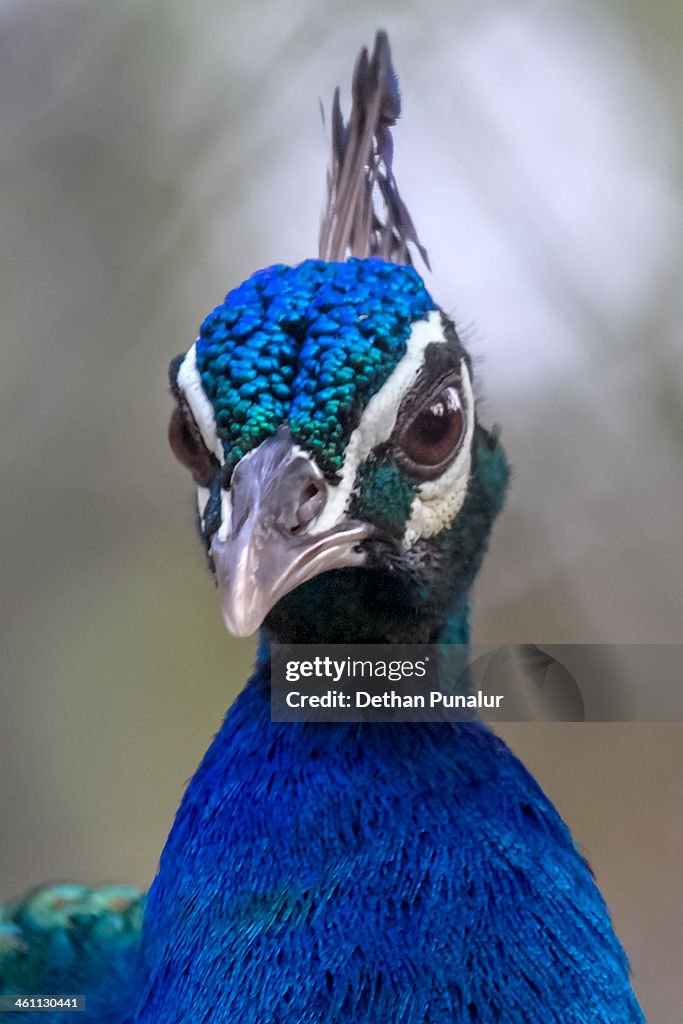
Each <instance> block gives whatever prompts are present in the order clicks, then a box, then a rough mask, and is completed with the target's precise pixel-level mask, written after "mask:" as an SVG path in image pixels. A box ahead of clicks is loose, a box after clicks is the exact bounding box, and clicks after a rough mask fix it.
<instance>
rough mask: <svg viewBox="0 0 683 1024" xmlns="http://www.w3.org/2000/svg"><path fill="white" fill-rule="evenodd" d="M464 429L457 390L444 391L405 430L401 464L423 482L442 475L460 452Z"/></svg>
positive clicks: (463, 419)
mask: <svg viewBox="0 0 683 1024" xmlns="http://www.w3.org/2000/svg"><path fill="white" fill-rule="evenodd" d="M464 427H465V416H464V411H463V407H462V401H461V399H460V394H459V392H458V389H457V388H456V387H455V386H452V387H448V388H445V389H444V390H443V391H441V392H440V393H439V394H438V395H436V396H435V397H432V398H430V400H429V403H428V404H427V405H425V406H424V408H422V409H421V410H420V411H419V412H418V413H417V415H416V416H414V417H413V418H412V419H411V420H410V422H409V423H408V424H407V425H406V426H405V427H404V428H403V430H402V432H401V434H400V437H399V439H398V455H399V459H400V461H401V462H402V463H403V464H404V465H405V467H406V469H408V470H409V471H410V472H412V473H413V474H414V475H415V476H419V477H421V478H422V479H423V480H429V479H433V478H434V477H436V476H439V474H440V473H441V472H442V471H443V470H444V469H445V467H446V465H447V464H448V462H449V461H450V460H451V458H452V457H453V455H454V454H455V452H456V451H457V449H458V446H459V444H460V441H461V440H462V436H463V433H464Z"/></svg>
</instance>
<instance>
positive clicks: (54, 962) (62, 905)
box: [0, 885, 144, 1024]
mask: <svg viewBox="0 0 683 1024" xmlns="http://www.w3.org/2000/svg"><path fill="white" fill-rule="evenodd" d="M143 907H144V896H143V895H142V894H141V893H140V892H139V891H138V890H137V889H132V888H130V887H128V886H122V885H103V886H99V887H97V888H87V887H86V886H81V885H50V886H44V887H42V888H40V889H34V890H32V891H31V892H29V893H28V894H27V895H26V896H24V897H23V898H22V899H20V900H16V901H13V902H12V903H6V904H5V905H4V906H3V907H2V908H0V992H2V993H3V995H24V994H26V993H33V994H37V995H85V996H86V1012H85V1013H79V1014H78V1021H79V1024H86V1022H90V1021H93V1022H95V1021H97V1024H109V1022H117V1024H120V1022H121V1021H123V1020H125V1018H126V1016H127V1014H128V1013H129V1012H130V1011H131V1009H132V1007H131V1000H132V997H133V993H134V991H135V986H134V982H135V979H136V976H137V971H138V966H139V965H138V959H139V955H140V953H139V947H140V932H141V926H142V913H143ZM8 1019H11V1020H12V1021H13V1024H28V1022H31V1024H32V1022H33V1021H36V1022H38V1021H40V1022H42V1024H50V1022H51V1021H61V1022H62V1024H63V1021H64V1013H63V1012H60V1011H57V1010H56V1011H54V1013H51V1012H49V1011H46V1012H35V1013H31V1012H30V1011H27V1012H13V1013H12V1014H11V1018H10V1017H8Z"/></svg>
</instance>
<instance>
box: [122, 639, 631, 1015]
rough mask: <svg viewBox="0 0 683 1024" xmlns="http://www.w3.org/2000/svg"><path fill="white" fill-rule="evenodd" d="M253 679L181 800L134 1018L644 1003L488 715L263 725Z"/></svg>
mask: <svg viewBox="0 0 683 1024" xmlns="http://www.w3.org/2000/svg"><path fill="white" fill-rule="evenodd" d="M262 654H263V652H262ZM267 682H268V668H267V664H266V662H265V661H261V663H260V664H259V666H258V667H257V671H256V673H255V676H254V678H253V679H252V681H251V683H250V684H249V686H248V687H247V689H246V690H245V691H244V692H243V694H242V695H241V696H240V698H239V699H238V701H237V703H236V704H235V705H234V706H233V708H232V709H231V710H230V712H229V714H228V716H227V718H226V721H225V723H224V725H223V728H222V729H221V731H220V732H219V733H218V735H217V737H216V739H215V740H214V742H213V744H212V746H211V748H210V750H209V752H208V753H207V755H206V757H205V758H204V761H203V763H202V765H201V767H200V769H199V771H198V772H197V774H196V776H195V777H194V779H193V780H192V782H191V783H190V785H189V787H188V790H187V793H186V795H185V798H184V800H183V803H182V806H181V808H180V811H179V812H178V816H177V818H176V822H175V825H174V828H173V832H172V834H171V837H170V839H169V842H168V845H167V847H166V849H165V851H164V854H163V857H162V860H161V868H160V872H159V876H158V878H157V880H156V881H155V883H154V885H153V887H152V889H151V892H150V894H149V909H148V913H147V917H146V921H145V938H144V943H145V955H146V958H147V959H148V962H149V965H150V977H149V980H148V984H147V990H146V993H145V994H144V995H143V999H142V1003H141V1009H140V1013H139V1015H138V1017H137V1018H136V1019H137V1020H138V1021H139V1024H143V1022H144V1024H151V1022H154V1024H171V1022H175V1021H179V1020H184V1021H191V1022H195V1021H203V1020H207V1019H209V1016H210V1019H211V1020H212V1022H214V1024H224V1022H228V1021H231V1022H233V1021H240V1022H244V1024H250V1022H254V1024H256V1022H262V1021H273V1022H281V1024H290V1022H291V1024H320V1022H322V1021H325V1022H329V1024H348V1022H351V1021H352V1022H353V1024H370V1022H372V1024H385V1022H386V1021H392V1024H403V1022H405V1024H416V1022H418V1021H429V1022H431V1024H461V1022H462V1024H464V1022H468V1024H471V1022H474V1021H477V1022H482V1024H494V1022H501V1024H502V1022H505V1024H589V1022H590V1024H597V1022H600V1024H608V1022H609V1024H636V1022H640V1021H641V1020H642V1017H641V1014H640V1011H639V1009H638V1007H637V1005H636V1002H635V999H634V997H633V995H632V994H631V991H630V987H629V984H628V972H627V964H626V959H625V956H624V953H623V951H622V949H621V947H620V945H619V943H618V941H617V939H616V938H615V936H614V934H613V932H612V930H611V927H610V923H609V918H608V915H607V911H606V908H605V904H604V901H603V899H602V897H601V896H600V894H599V892H598V890H597V888H596V886H595V884H594V882H593V878H592V876H591V873H590V870H589V868H588V866H587V864H586V862H585V861H584V860H583V858H582V857H581V855H580V854H579V853H578V851H577V850H576V847H575V846H574V844H573V842H572V839H571V837H570V835H569V832H568V830H567V828H566V827H565V825H564V824H563V823H562V821H561V820H560V818H559V816H558V814H557V812H556V811H555V810H554V809H553V807H552V806H551V805H550V803H549V801H548V800H547V799H546V797H545V796H544V794H543V793H542V792H541V790H540V788H539V787H538V785H537V784H536V783H535V782H534V780H533V779H532V778H531V777H530V776H529V774H528V772H527V771H526V770H525V769H524V767H523V766H522V765H521V764H520V762H519V761H518V760H517V759H516V758H515V757H514V756H513V755H512V754H511V752H510V751H509V750H508V749H507V748H506V747H505V745H504V744H503V743H502V742H501V741H500V740H498V739H497V738H495V737H494V736H493V735H492V733H491V732H490V731H489V730H488V729H487V728H486V727H485V726H483V725H479V724H468V725H463V724H460V725H453V724H439V725H425V724H421V725H388V726H377V725H374V726H373V725H320V724H316V725H312V724H291V723H290V724H282V723H279V724H278V723H271V721H270V706H269V700H268V694H267ZM210 1008H213V1009H212V1012H210ZM207 1014H208V1015H209V1016H207Z"/></svg>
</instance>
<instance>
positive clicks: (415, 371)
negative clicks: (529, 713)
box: [0, 32, 644, 1024]
mask: <svg viewBox="0 0 683 1024" xmlns="http://www.w3.org/2000/svg"><path fill="white" fill-rule="evenodd" d="M399 113H400V98H399V91H398V85H397V79H396V76H395V74H394V71H393V68H392V63H391V55H390V48H389V43H388V40H387V36H386V34H385V33H383V32H379V33H378V34H377V36H376V38H375V41H374V46H373V48H372V50H371V52H370V51H368V50H367V49H365V48H364V49H363V50H361V52H360V55H359V57H358V59H357V61H356V65H355V70H354V75H353V85H352V108H351V113H350V116H349V119H348V121H347V120H345V118H344V116H343V115H342V112H341V105H340V99H339V90H337V91H336V93H335V96H334V101H333V105H332V117H331V136H332V161H331V168H330V171H329V174H328V181H327V192H328V202H327V208H326V212H325V214H324V216H323V221H322V227H321V233H320V243H319V258H317V259H309V260H306V261H305V262H303V263H301V264H299V265H298V266H285V265H275V266H270V267H267V268H266V269H264V270H260V271H258V272H257V273H255V274H254V275H253V276H251V277H250V278H249V279H248V280H246V281H245V282H244V283H243V284H241V285H240V286H239V287H237V288H235V289H234V290H232V291H231V292H230V293H229V294H228V295H227V297H226V299H225V301H224V302H222V303H221V304H220V305H219V306H217V308H216V309H214V310H213V312H212V313H210V314H209V315H208V316H207V318H206V319H205V321H204V323H203V324H202V326H201V329H200V332H199V336H198V338H197V340H196V342H195V343H194V344H193V345H192V346H191V347H190V348H189V350H188V351H187V352H185V353H184V354H183V355H181V356H178V357H177V358H176V359H174V360H173V361H172V363H171V366H170V390H171V393H172V397H173V400H174V407H173V412H172V416H171V421H170V427H169V440H170V445H171V448H172V451H173V452H174V454H175V455H176V456H177V458H178V460H179V461H180V462H181V463H182V464H183V466H185V467H186V469H187V470H189V472H190V474H191V476H192V479H193V481H194V485H195V486H196V493H197V516H196V524H197V530H198V533H199V537H200V539H201V543H202V545H203V548H204V552H205V555H206V559H207V561H208V565H209V568H210V572H211V574H212V576H213V578H214V580H215V582H216V584H217V587H218V591H219V593H220V598H221V602H222V613H223V617H224V620H225V624H226V626H227V629H228V630H229V631H230V632H231V633H233V634H234V635H236V636H247V635H250V634H252V633H254V632H256V631H257V630H258V631H259V645H258V651H257V656H256V662H255V667H254V670H253V674H252V676H251V678H250V679H249V680H248V682H247V683H246V685H245V686H244V688H243V690H242V692H241V694H240V696H239V697H238V698H237V700H236V702H235V703H234V704H233V706H232V707H231V708H230V709H229V711H228V713H227V716H226V718H225V720H224V722H223V724H222V726H221V728H220V729H219V731H218V733H217V735H216V736H215V738H214V740H213V742H212V743H211V746H210V747H209V750H208V752H207V753H206V755H205V757H204V759H203V760H202V762H201V764H200V766H199V768H198V770H197V772H196V774H195V775H194V777H193V778H192V780H191V781H190V783H189V784H188V786H187V789H186V792H185V794H184V796H183V798H182V802H181V805H180V808H179V810H178V812H177V815H176V818H175V821H174V823H173V827H172V829H171V832H170V835H169V837H168V840H167V843H166V845H165V848H164V850H163V852H162V854H161V858H160V863H159V870H158V874H157V876H156V878H155V880H154V882H153V884H152V886H151V889H150V890H149V892H148V893H147V894H142V893H140V892H138V891H137V890H135V889H131V888H127V887H125V886H112V885H109V886H104V887H100V888H86V887H82V886H76V885H59V886H48V887H42V888H38V889H36V890H34V891H32V892H31V893H29V894H28V895H26V896H25V897H24V898H22V899H20V900H18V901H16V902H13V903H11V904H8V905H6V906H5V907H4V908H3V910H2V916H1V918H0V990H1V991H2V992H3V993H5V994H6V995H7V996H12V997H15V996H17V997H18V996H22V995H23V996H26V995H30V994H49V993H53V994H62V995H65V994H76V993H78V994H84V995H85V997H86V1008H85V1012H84V1013H83V1014H82V1015H81V1016H80V1019H81V1020H83V1021H88V1022H89V1021H92V1022H98V1024H177V1022H181V1021H182V1022H187V1024H199V1022H206V1021H211V1022H213V1024H228V1022H231V1024H235V1022H238V1021H239V1022H240V1024H247V1022H252V1021H253V1022H259V1024H265V1022H273V1024H275V1022H277V1024H323V1022H325V1024H351V1022H353V1024H370V1022H373V1024H375V1022H382V1024H387V1022H389V1021H391V1022H393V1024H417V1022H430V1024H465V1022H467V1024H637V1022H641V1021H643V1020H644V1018H643V1015H642V1012H641V1010H640V1008H639V1006H638V1003H637V1001H636V998H635V996H634V994H633V991H632V989H631V985H630V981H629V966H628V962H627V959H626V956H625V954H624V951H623V949H622V947H621V945H620V943H619V941H618V939H617V938H616V936H615V934H614V932H613V930H612V926H611V923H610V919H609V914H608V910H607V908H606V905H605V902H604V900H603V898H602V896H601V894H600V892H599V890H598V889H597V887H596V884H595V882H594V879H593V876H592V873H591V869H590V867H589V865H588V864H587V862H586V861H585V859H584V858H583V856H582V855H581V853H580V852H579V851H578V849H577V847H576V845H575V844H574V841H573V840H572V837H571V835H570V833H569V831H568V829H567V827H566V825H565V824H564V823H563V821H562V820H561V818H560V817H559V815H558V813H557V811H556V810H555V809H554V808H553V806H552V805H551V803H550V802H549V800H548V799H547V797H546V796H545V795H544V793H543V792H542V790H541V789H540V787H539V786H538V784H537V783H536V782H535V781H534V779H533V778H532V777H531V776H530V775H529V773H528V772H527V771H526V769H525V768H524V767H523V765H522V764H521V763H520V762H519V761H518V760H517V759H516V758H515V756H514V755H513V754H512V753H511V751H510V750H509V749H508V748H507V747H506V746H505V744H504V743H503V742H502V741H501V740H500V739H499V738H497V737H496V736H495V735H494V734H493V732H492V731H491V730H490V729H489V728H488V727H487V726H486V725H485V724H484V723H483V722H481V721H479V720H472V721H466V722H445V721H440V722H415V723H410V722H389V723H370V722H355V723H354V722H338V723H331V722H310V721H308V722H277V721H272V720H271V708H270V656H271V645H272V643H274V642H276V641H277V642H281V643H282V642H285V643H297V644H298V643H302V644H307V643H315V644H328V643H351V642H353V643H374V644H382V643H403V644H406V643H436V642H439V643H449V644H467V643H468V640H469V636H470V627H469V595H470V591H471V588H472V584H473V582H474V580H475V578H476V576H477V573H478V570H479V567H480V565H481V561H482V558H483V555H484V553H485V551H486V548H487V544H488V540H489V535H490V532H491V528H492V524H493V521H494V520H495V518H496V516H497V515H498V513H499V512H500V510H501V508H502V506H503V503H504V499H505V493H506V488H507V484H508V478H509V469H508V464H507V461H506V456H505V453H504V450H503V447H502V445H501V442H500V439H499V436H498V432H497V431H496V430H487V429H486V428H485V427H484V426H483V425H482V424H481V423H480V421H479V415H478V408H477V403H476V399H475V383H474V373H473V365H472V359H471V357H470V355H469V353H468V352H467V350H466V348H465V347H464V345H463V341H462V339H461V337H460V336H459V334H458V332H457V330H456V327H455V325H454V324H453V322H452V321H451V320H450V319H449V318H448V317H447V316H446V315H445V313H444V312H443V311H442V310H441V309H440V308H439V306H438V305H437V304H436V303H435V301H434V300H433V299H432V297H431V295H430V294H429V292H428V291H427V288H426V287H425V284H424V282H423V280H422V278H421V276H420V275H419V274H418V272H417V270H416V269H415V266H414V262H415V260H416V259H418V258H421V259H422V260H423V262H424V263H425V264H426V265H427V266H428V256H427V253H426V251H425V249H424V247H423V246H422V244H421V242H420V240H419V238H418V235H417V232H416V230H415V227H414V224H413V222H412V220H411V217H410V215H409V213H408V210H407V208H406V206H405V205H404V203H403V201H402V199H401V196H400V194H399V191H398V188H397V185H396V180H395V177H394V172H393V162H392V157H393V148H392V137H391V129H392V127H393V126H394V124H395V122H396V120H397V118H398V116H399ZM3 1019H7V1020H12V1021H16V1022H19V1021H24V1022H28V1021H31V1022H33V1021H39V1020H40V1021H43V1022H45V1021H63V1020H64V1019H65V1014H64V1011H63V1010H59V1009H48V1010H43V1011H40V1012H38V1011H36V1010H35V1009H31V1007H30V1006H27V1007H25V1008H23V1009H19V1010H18V1011H16V1012H15V1013H12V1014H11V1016H10V1014H9V1013H8V1014H7V1015H6V1016H3ZM77 1019H78V1018H77Z"/></svg>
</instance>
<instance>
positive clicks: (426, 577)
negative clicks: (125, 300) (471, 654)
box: [170, 32, 508, 643]
mask: <svg viewBox="0 0 683 1024" xmlns="http://www.w3.org/2000/svg"><path fill="white" fill-rule="evenodd" d="M352 95H353V105H352V110H351V115H350V118H349V121H348V123H346V122H345V121H344V118H343V117H342V114H341V107H340V102H339V90H337V91H336V93H335V96H334V102H333V105H332V165H331V168H330V172H329V174H328V179H327V183H328V202H327V209H326V212H325V215H324V217H323V222H322V227H321V233H320V247H319V252H320V256H321V259H319V260H308V261H306V262H305V263H302V264H300V265H299V266H297V267H286V266H274V267H269V268H268V269H266V270H262V271H259V272H258V273H257V274H254V276H253V277H250V278H249V280H247V281H245V282H244V284H242V285H241V286H240V287H239V288H237V289H235V290H234V291H232V292H230V293H229V295H228V296H227V298H226V299H225V302H224V303H223V304H222V305H220V306H218V307H217V309H215V310H214V311H213V313H211V314H210V315H209V316H208V317H207V319H206V320H205V321H204V324H203V325H202V328H201V330H200V333H199V338H198V339H197V341H196V342H195V344H194V345H193V346H192V347H191V348H190V350H189V352H187V354H186V355H184V356H179V357H178V358H177V359H176V360H174V362H173V363H172V364H171V390H172V392H173V395H174V397H175V400H176V407H175V409H174V412H173V415H172V418H171V426H170V441H171V447H172V448H173V451H174V452H175V454H176V455H177V457H178V458H179V459H180V461H181V462H182V463H184V464H185V465H186V466H187V468H188V469H189V470H190V472H191V473H192V475H193V477H194V480H195V483H196V485H197V494H198V527H199V533H200V535H201V537H202V539H203V542H204V545H205V547H206V551H207V554H208V557H209V564H210V566H211V569H212V571H213V573H214V575H215V578H216V581H217V583H218V586H219V588H220V591H221V595H222V600H223V615H224V618H225V623H226V625H227V627H228V629H229V630H230V632H232V633H235V634H237V635H239V636H244V635H247V634H249V633H253V632H254V631H255V630H256V629H258V628H259V627H260V626H264V628H265V630H266V632H267V633H270V634H271V635H272V636H274V637H276V638H278V639H280V640H286V641H289V642H299V643H307V642H319V643H322V642H327V643H333V642H349V641H354V642H356V643H363V642H365V643H370V642H383V641H394V642H404V643H406V642H410V641H423V642H424V641H432V640H436V639H441V640H449V641H451V642H466V641H467V625H466V620H467V616H466V605H467V594H468V591H469V589H470V586H471V584H472V581H473V579H474V577H475V575H476V573H477V570H478V568H479V564H480V562H481V558H482V555H483V553H484V550H485V547H486V543H487V539H488V536H489V532H490V529H491V524H492V522H493V520H494V518H495V516H496V514H497V513H498V511H499V509H500V507H501V505H502V502H503V497H504V493H505V487H506V484H507V477H508V470H507V465H506V462H505V456H504V454H503V451H502V448H501V447H500V445H499V443H498V441H497V437H496V436H495V434H490V433H487V432H486V431H485V430H484V429H483V428H482V427H481V426H480V425H479V424H478V422H477V411H476V408H475V400H474V392H473V381H472V364H471V360H470V358H469V356H468V354H467V352H466V351H465V349H464V348H463V346H462V344H461V341H460V339H459V337H458V334H457V332H456V330H455V327H454V325H453V324H452V323H451V321H450V320H449V319H448V317H446V316H445V315H444V313H443V312H442V311H441V310H440V309H439V308H438V307H437V305H436V303H435V302H434V301H433V299H432V298H431V296H430V295H429V293H428V291H427V289H426V288H425V286H424V283H423V281H422V279H421V277H420V276H419V275H418V274H417V272H416V271H415V270H414V269H413V267H412V265H411V264H412V252H411V247H414V248H415V249H417V251H418V253H419V254H420V256H421V257H422V259H423V261H424V262H425V263H426V265H427V266H429V261H428V258H427V253H426V251H425V249H424V248H423V246H422V245H421V244H420V242H419V240H418V237H417V233H416V231H415V228H414V226H413V222H412V219H411V217H410V215H409V213H408V210H407V208H406V206H405V204H404V202H403V200H402V199H401V196H400V195H399V192H398V188H397V186H396V179H395V177H394V173H393V168H392V161H393V144H392V139H391V128H392V126H393V125H394V124H395V122H396V119H397V118H398V116H399V113H400V107H401V102H400V96H399V92H398V84H397V80H396V75H395V74H394V70H393V67H392V64H391V54H390V51H389V41H388V39H387V36H386V33H384V32H378V33H377V36H376V38H375V44H374V48H373V51H372V54H370V53H368V51H367V50H366V49H365V48H363V49H362V50H361V52H360V54H359V57H358V60H357V61H356V67H355V70H354V76H353V83H352ZM348 256H350V257H351V258H350V259H347V258H346V257H348Z"/></svg>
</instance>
